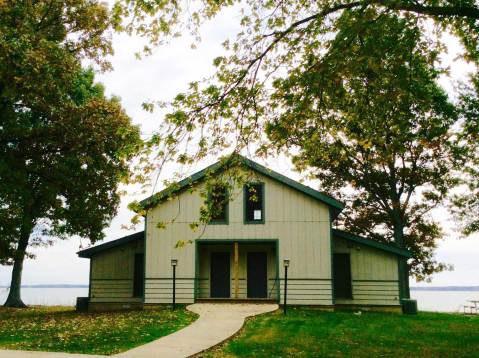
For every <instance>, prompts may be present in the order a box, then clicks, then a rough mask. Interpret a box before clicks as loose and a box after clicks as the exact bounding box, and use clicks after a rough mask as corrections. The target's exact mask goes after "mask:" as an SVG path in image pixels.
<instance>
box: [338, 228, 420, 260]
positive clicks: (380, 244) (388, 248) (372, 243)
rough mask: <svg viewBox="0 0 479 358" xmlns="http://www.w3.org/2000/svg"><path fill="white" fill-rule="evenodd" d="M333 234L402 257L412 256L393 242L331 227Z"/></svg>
mask: <svg viewBox="0 0 479 358" xmlns="http://www.w3.org/2000/svg"><path fill="white" fill-rule="evenodd" d="M333 236H336V237H340V238H342V239H345V240H348V241H352V242H355V243H357V244H362V245H365V246H369V247H373V248H375V249H379V250H382V251H387V252H390V253H393V254H396V255H400V256H404V257H408V258H409V257H412V255H411V253H410V252H409V250H406V249H401V248H400V247H397V246H396V245H394V244H387V243H384V242H379V241H376V240H371V239H368V238H366V237H363V236H359V235H355V234H351V233H349V232H346V231H343V230H338V229H333Z"/></svg>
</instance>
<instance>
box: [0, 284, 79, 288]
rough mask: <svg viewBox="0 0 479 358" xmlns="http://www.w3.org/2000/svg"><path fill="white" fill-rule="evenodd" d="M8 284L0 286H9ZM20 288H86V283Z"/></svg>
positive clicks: (23, 286)
mask: <svg viewBox="0 0 479 358" xmlns="http://www.w3.org/2000/svg"><path fill="white" fill-rule="evenodd" d="M9 287H10V286H0V288H9ZM22 288H88V285H67V284H44V285H22Z"/></svg>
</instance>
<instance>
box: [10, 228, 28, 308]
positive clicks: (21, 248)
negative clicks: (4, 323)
mask: <svg viewBox="0 0 479 358" xmlns="http://www.w3.org/2000/svg"><path fill="white" fill-rule="evenodd" d="M32 228H33V226H32V225H24V226H23V227H22V230H21V234H20V240H19V242H18V246H17V252H16V255H15V261H14V263H13V270H12V280H11V282H10V291H9V293H8V297H7V300H6V301H5V304H4V306H5V307H16V308H25V307H27V306H26V305H25V303H23V301H22V298H21V286H22V271H23V261H24V259H25V252H26V250H27V246H28V241H29V239H30V234H31V230H32Z"/></svg>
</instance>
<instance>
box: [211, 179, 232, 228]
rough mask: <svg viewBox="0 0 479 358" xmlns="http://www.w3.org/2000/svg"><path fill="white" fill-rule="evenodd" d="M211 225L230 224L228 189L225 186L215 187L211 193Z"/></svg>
mask: <svg viewBox="0 0 479 358" xmlns="http://www.w3.org/2000/svg"><path fill="white" fill-rule="evenodd" d="M209 201H210V202H209V214H210V224H227V223H228V189H227V188H226V187H225V186H223V185H216V186H214V188H213V190H211V191H210V192H209Z"/></svg>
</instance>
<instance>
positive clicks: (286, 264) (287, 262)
mask: <svg viewBox="0 0 479 358" xmlns="http://www.w3.org/2000/svg"><path fill="white" fill-rule="evenodd" d="M283 266H284V302H283V312H284V314H286V302H287V300H286V299H287V295H288V267H289V259H284V260H283Z"/></svg>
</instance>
